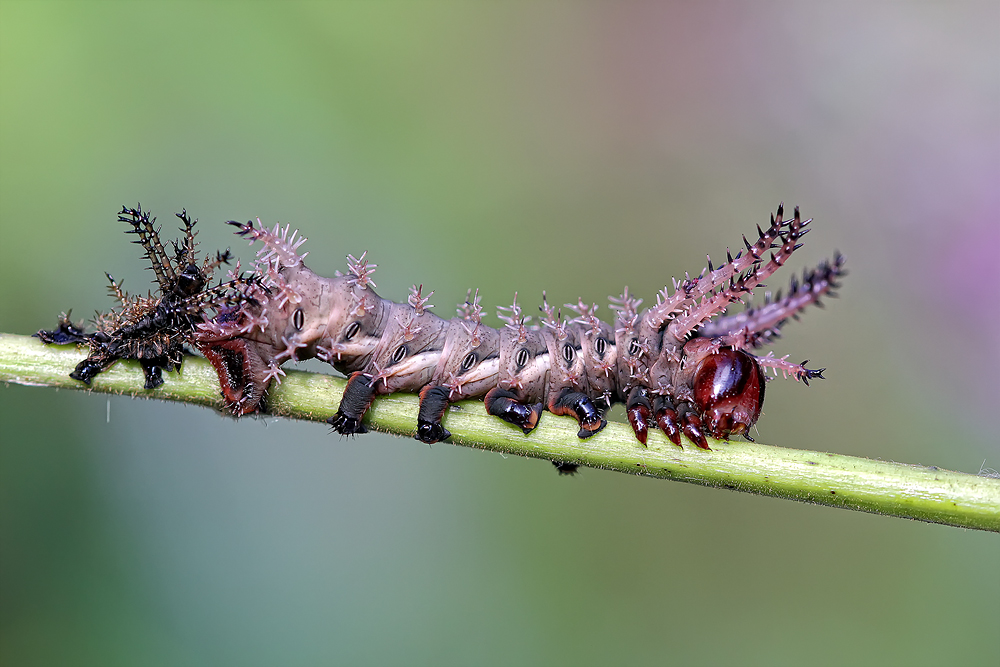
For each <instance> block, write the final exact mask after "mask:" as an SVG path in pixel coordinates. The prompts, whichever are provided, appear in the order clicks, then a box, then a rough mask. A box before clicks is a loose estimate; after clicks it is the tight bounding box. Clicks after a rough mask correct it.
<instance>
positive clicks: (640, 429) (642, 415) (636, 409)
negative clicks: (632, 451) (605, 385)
mask: <svg viewBox="0 0 1000 667" xmlns="http://www.w3.org/2000/svg"><path fill="white" fill-rule="evenodd" d="M652 411H653V406H651V405H650V404H649V397H648V396H647V395H646V390H645V389H644V388H643V387H633V388H632V391H630V392H629V394H628V400H627V401H626V402H625V414H626V415H627V416H628V423H629V424H631V425H632V430H633V431H635V437H636V440H638V441H639V442H641V443H642V444H643V445H645V444H646V438H648V437H649V415H650V414H651V413H652Z"/></svg>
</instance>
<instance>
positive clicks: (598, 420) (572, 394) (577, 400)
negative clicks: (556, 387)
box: [549, 390, 608, 439]
mask: <svg viewBox="0 0 1000 667" xmlns="http://www.w3.org/2000/svg"><path fill="white" fill-rule="evenodd" d="M549 412H551V413H552V414H556V415H569V416H571V417H576V420H577V421H578V422H580V431H579V432H578V433H577V434H576V435H577V437H579V438H581V439H584V438H589V437H590V436H592V435H594V434H595V433H597V432H598V431H600V430H601V429H602V428H604V427H605V426H607V425H608V422H607V421H606V420H605V419H604V418H602V417H601V413H600V412H599V411H598V410H597V408H596V407H595V406H594V402H593V401H591V400H590V397H589V396H587V395H586V394H581V393H580V392H578V391H572V390H566V391H563V392H562V393H561V394H560V395H559V397H558V398H556V399H554V400H550V401H549Z"/></svg>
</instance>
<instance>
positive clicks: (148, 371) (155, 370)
mask: <svg viewBox="0 0 1000 667" xmlns="http://www.w3.org/2000/svg"><path fill="white" fill-rule="evenodd" d="M163 361H164V360H163V359H140V360H139V365H140V366H142V374H143V375H144V376H145V378H146V384H145V387H144V388H145V389H156V388H157V387H159V386H160V385H161V384H163V373H162V371H161V368H160V366H161V365H162V364H161V362H163Z"/></svg>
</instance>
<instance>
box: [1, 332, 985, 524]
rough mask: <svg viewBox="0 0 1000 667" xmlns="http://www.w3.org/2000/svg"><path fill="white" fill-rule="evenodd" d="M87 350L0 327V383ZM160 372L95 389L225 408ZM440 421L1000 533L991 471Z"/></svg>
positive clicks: (795, 496)
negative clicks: (147, 380)
mask: <svg viewBox="0 0 1000 667" xmlns="http://www.w3.org/2000/svg"><path fill="white" fill-rule="evenodd" d="M85 354H86V349H85V348H77V347H75V346H70V345H61V346H57V345H53V346H48V345H43V344H42V343H41V342H40V341H38V340H37V339H34V338H31V337H29V336H19V335H14V334H0V381H3V382H14V383H16V384H23V385H32V386H47V387H63V388H68V389H88V387H87V386H86V385H84V384H83V383H82V382H79V381H77V380H73V379H71V378H70V377H69V373H70V371H72V370H73V368H74V367H75V366H76V364H77V363H78V362H79V361H80V360H82V359H83V358H84V357H85ZM163 378H164V383H163V385H162V386H160V387H159V388H157V389H153V390H146V389H143V375H142V371H141V369H140V367H139V364H138V363H137V362H132V361H128V362H126V361H119V362H118V363H116V364H115V365H114V366H112V367H111V368H110V369H108V370H107V371H105V372H104V373H101V374H99V375H98V376H97V377H96V378H94V380H93V383H92V385H91V386H90V388H89V390H90V391H95V392H105V393H115V394H128V395H130V396H142V397H146V398H160V399H164V400H171V401H182V402H185V403H196V404H198V405H206V406H211V407H213V408H216V409H220V410H221V409H224V405H223V402H222V398H221V396H220V393H219V385H218V379H217V377H216V374H215V371H214V370H213V369H212V366H211V365H210V364H209V363H208V362H207V361H205V360H204V359H201V358H198V357H188V358H186V359H185V361H184V368H183V369H182V371H181V372H179V373H164V374H163ZM344 385H345V380H343V379H342V378H338V377H333V376H330V375H324V374H320V373H306V372H302V371H289V372H288V375H287V377H285V378H283V379H282V382H281V384H280V385H277V386H272V388H271V390H270V391H269V394H268V404H269V406H270V413H271V414H273V415H278V416H284V417H291V418H294V419H310V420H314V421H325V420H326V419H327V418H328V417H330V416H331V415H332V414H333V413H334V412H335V411H336V406H338V405H339V404H340V397H341V395H342V394H343V390H344ZM418 405H419V399H418V398H417V396H416V395H413V394H393V395H390V396H384V397H381V398H378V399H376V400H375V402H374V404H373V405H372V407H371V410H370V411H369V412H368V415H367V416H366V418H365V423H366V424H367V425H368V426H369V427H370V428H372V429H374V430H377V431H383V432H385V433H394V434H396V435H404V436H412V435H413V433H414V432H415V430H416V426H417V423H416V422H417V408H418ZM444 424H445V426H446V427H447V428H448V430H449V431H451V432H452V434H453V435H452V437H451V438H450V439H449V440H448V442H450V443H453V444H457V445H464V446H466V447H476V448H479V449H488V450H491V451H496V452H505V453H509V454H517V455H520V456H532V457H536V458H542V459H549V460H552V461H560V462H564V463H574V464H579V465H584V466H590V467H593V468H602V469H605V470H617V471H619V472H627V473H632V474H636V475H646V476H650V477H660V478H663V479H674V480H680V481H683V482H692V483H694V484H702V485H705V486H716V487H724V488H727V489H734V490H737V491H746V492H749V493H757V494H761V495H766V496H774V497H776V498H786V499H789V500H799V501H803V502H811V503H817V504H821V505H829V506H832V507H842V508H845V509H853V510H860V511H863V512H872V513H875V514H885V515H888V516H897V517H903V518H908V519H917V520H920V521H928V522H933V523H942V524H947V525H951V526H963V527H966V528H975V529H979V530H989V531H994V532H1000V479H997V478H993V477H986V476H982V475H970V474H966V473H959V472H953V471H950V470H943V469H941V468H936V467H927V466H921V465H907V464H903V463H892V462H887V461H874V460H871V459H865V458H859V457H854V456H843V455H840V454H829V453H824V452H811V451H805V450H797V449H787V448H784V447H775V446H772V445H763V444H760V443H751V442H742V441H736V440H733V441H730V442H722V441H718V440H712V439H709V443H710V446H711V447H712V449H711V450H710V451H705V450H701V449H699V448H697V447H694V446H693V445H691V444H690V443H686V444H685V446H684V447H683V448H681V447H677V446H675V445H674V444H672V443H671V442H670V441H669V440H667V439H666V438H665V437H664V436H663V434H662V433H659V432H657V431H654V430H650V433H649V440H648V441H647V446H646V447H643V446H641V445H640V444H639V443H638V442H637V441H636V440H635V437H634V435H633V434H632V431H631V428H630V427H629V426H628V425H627V424H621V423H616V422H609V423H608V425H607V427H606V428H605V429H604V430H603V431H601V432H600V433H598V434H597V435H595V436H593V437H591V438H588V439H587V440H580V439H579V438H577V436H576V432H577V430H578V428H579V427H578V426H577V423H576V421H575V420H574V419H572V418H569V417H557V416H555V415H552V414H550V413H545V414H544V416H543V417H542V420H541V421H540V423H539V425H538V427H537V428H536V429H535V430H534V431H532V432H531V434H530V435H527V436H525V435H524V434H522V433H521V430H520V429H519V428H517V427H514V426H512V425H510V424H507V423H506V422H503V421H501V420H500V419H497V418H495V417H491V416H490V415H488V414H487V413H486V411H485V409H484V408H483V404H482V403H481V402H479V401H463V402H461V403H458V404H456V405H454V406H452V408H451V409H450V410H449V411H448V414H447V415H446V416H445V419H444Z"/></svg>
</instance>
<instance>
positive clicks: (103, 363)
mask: <svg viewBox="0 0 1000 667" xmlns="http://www.w3.org/2000/svg"><path fill="white" fill-rule="evenodd" d="M116 361H118V357H113V356H108V355H106V354H103V353H101V352H95V353H93V354H91V355H90V356H89V357H87V358H86V359H84V360H83V361H81V362H80V363H78V364H77V365H76V368H74V369H73V372H72V373H70V374H69V376H70V377H71V378H73V379H74V380H79V381H80V382H82V383H84V384H86V385H89V384H90V381H91V380H93V379H94V377H96V376H97V375H98V374H99V373H103V372H104V371H106V370H108V368H110V367H111V364H113V363H115V362H116ZM161 382H162V380H161ZM146 389H152V387H150V386H149V381H148V380H147V381H146Z"/></svg>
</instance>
